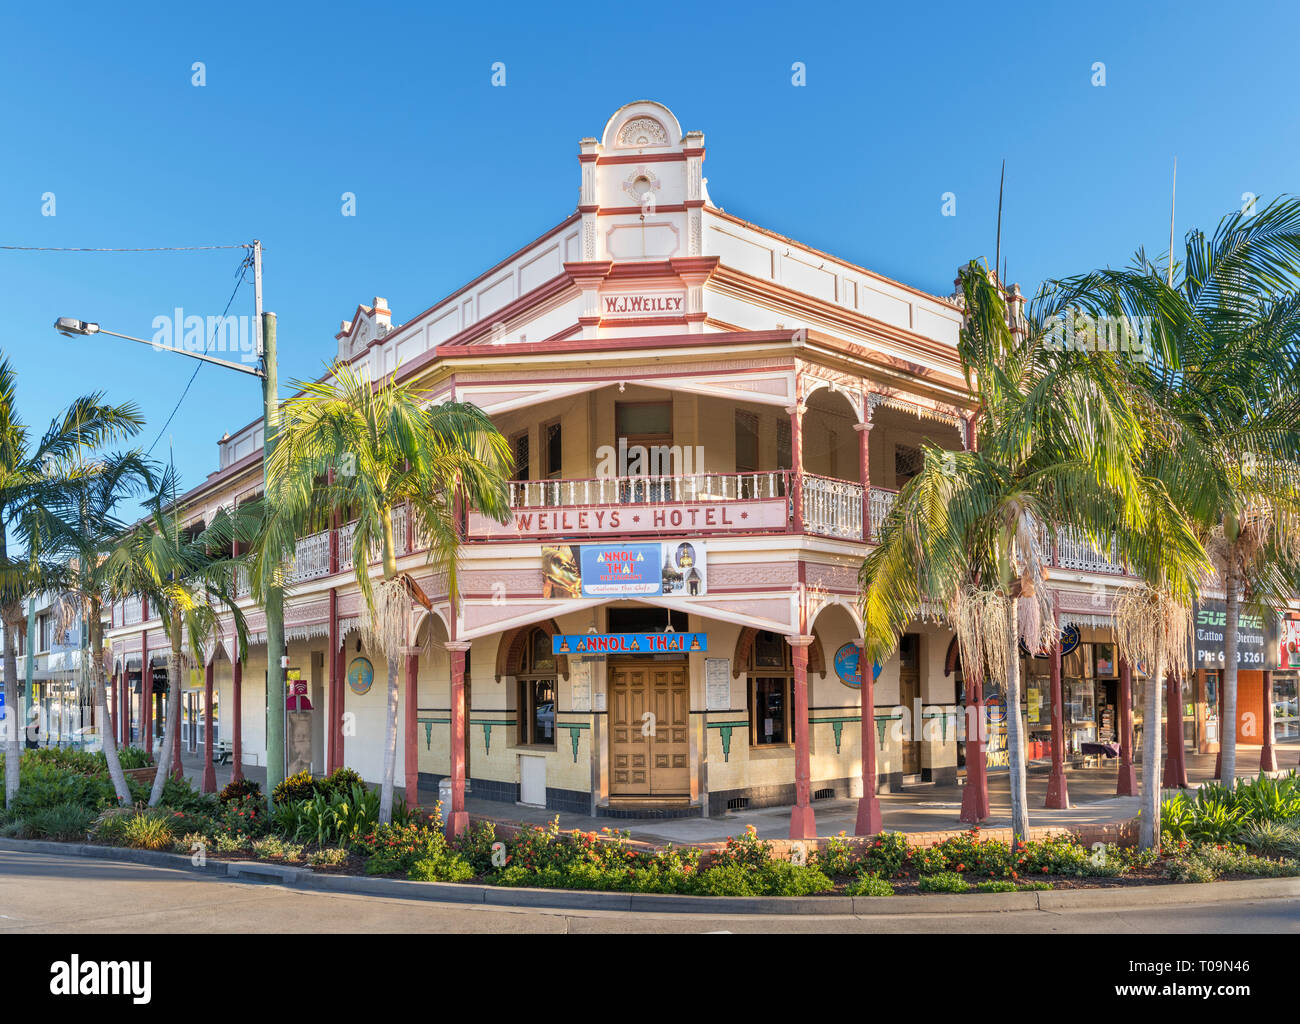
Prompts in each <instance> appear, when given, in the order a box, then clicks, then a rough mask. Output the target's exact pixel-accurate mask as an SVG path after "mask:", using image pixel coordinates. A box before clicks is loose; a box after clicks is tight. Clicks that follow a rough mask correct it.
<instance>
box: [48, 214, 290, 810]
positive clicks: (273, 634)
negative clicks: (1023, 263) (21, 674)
mask: <svg viewBox="0 0 1300 1024" xmlns="http://www.w3.org/2000/svg"><path fill="white" fill-rule="evenodd" d="M250 248H251V249H252V250H253V254H252V264H253V305H254V310H255V313H254V315H255V317H256V320H257V330H258V346H257V355H258V358H259V360H260V365H258V366H256V367H253V366H246V365H244V364H243V363H235V362H231V361H230V360H228V359H217V358H216V357H215V356H209V355H206V354H204V353H201V352H189V351H187V350H185V349H183V348H172V347H171V346H168V345H157V344H155V343H154V342H152V341H146V340H145V339H144V338H133V337H131V336H130V335H129V334H117V333H116V332H114V331H106V330H104V329H103V328H102V327H100V326H99V324H95V323H88V322H87V321H85V320H78V319H76V318H75V317H59V319H57V320H56V321H54V329H55V330H56V331H58V332H59V333H60V334H62V335H64V336H65V337H68V338H75V337H78V336H87V335H91V334H110V335H112V336H113V337H115V338H123V339H125V340H126V341H135V342H139V343H140V344H141V345H148V346H149V347H150V348H155V349H166V350H167V351H171V352H178V353H180V354H181V355H186V356H192V357H193V358H195V359H200V360H202V361H203V362H205V363H216V364H217V365H218V366H224V367H226V368H227V369H229V370H238V371H239V372H240V373H247V374H251V375H252V376H254V377H258V378H260V379H261V381H262V489H263V492H264V493H266V494H270V493H271V488H270V481H269V480H268V479H267V470H266V467H267V463H268V462H269V461H270V458H271V452H272V451H273V450H274V449H275V436H276V433H277V432H278V430H279V426H280V406H279V400H278V391H279V376H278V374H277V371H276V346H275V314H274V313H269V312H267V313H264V312H263V311H262V243H261V242H260V241H259V240H257V239H254V240H253V243H252V245H251V246H250ZM263 608H264V610H265V612H266V649H267V659H266V661H267V665H266V693H267V705H268V706H267V737H266V759H267V766H266V791H267V792H268V793H273V792H274V791H275V787H276V786H277V785H279V784H280V782H282V781H283V780H284V774H285V772H284V767H285V765H284V662H283V661H282V658H281V656H280V652H283V651H284V650H285V643H284V587H283V586H282V585H280V584H277V583H272V584H271V585H269V586H268V587H267V588H266V596H265V600H264V601H263ZM238 713H239V712H238V710H236V714H238ZM206 768H207V770H209V771H210V770H211V769H212V761H211V758H209V759H208V763H207V765H206Z"/></svg>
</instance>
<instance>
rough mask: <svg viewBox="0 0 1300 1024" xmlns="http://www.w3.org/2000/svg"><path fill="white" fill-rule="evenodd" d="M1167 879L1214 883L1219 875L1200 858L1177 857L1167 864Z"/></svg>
mask: <svg viewBox="0 0 1300 1024" xmlns="http://www.w3.org/2000/svg"><path fill="white" fill-rule="evenodd" d="M1165 877H1166V878H1171V879H1173V880H1174V881H1175V882H1213V881H1214V880H1215V879H1216V878H1218V877H1219V875H1218V873H1217V872H1216V871H1215V870H1214V869H1213V868H1212V867H1210V865H1208V864H1207V863H1205V861H1203V860H1201V859H1200V858H1199V857H1175V858H1172V859H1170V860H1168V861H1166V862H1165Z"/></svg>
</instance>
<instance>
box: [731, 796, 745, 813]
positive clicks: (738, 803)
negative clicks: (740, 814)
mask: <svg viewBox="0 0 1300 1024" xmlns="http://www.w3.org/2000/svg"><path fill="white" fill-rule="evenodd" d="M748 806H749V797H747V796H737V797H732V798H731V799H730V800H728V801H727V810H729V811H743V810H744V809H745V808H746V807H748Z"/></svg>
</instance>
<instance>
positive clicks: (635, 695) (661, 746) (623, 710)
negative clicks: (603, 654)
mask: <svg viewBox="0 0 1300 1024" xmlns="http://www.w3.org/2000/svg"><path fill="white" fill-rule="evenodd" d="M609 673H610V680H609V693H610V733H609V745H610V766H611V773H610V787H609V792H610V795H611V796H647V797H649V796H688V795H689V794H690V789H691V766H690V743H689V740H688V738H687V728H688V723H689V720H690V707H689V705H690V699H689V692H688V688H687V683H686V666H685V665H684V664H673V663H666V662H654V661H641V660H637V661H629V662H611V663H610V666H609Z"/></svg>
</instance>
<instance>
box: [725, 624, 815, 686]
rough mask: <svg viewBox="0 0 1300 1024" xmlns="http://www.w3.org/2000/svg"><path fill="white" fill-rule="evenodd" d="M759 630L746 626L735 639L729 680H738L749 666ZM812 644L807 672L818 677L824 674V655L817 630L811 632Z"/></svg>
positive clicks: (809, 649)
mask: <svg viewBox="0 0 1300 1024" xmlns="http://www.w3.org/2000/svg"><path fill="white" fill-rule="evenodd" d="M758 633H759V630H757V629H756V628H754V627H753V626H746V627H745V628H744V629H742V630H741V631H740V635H739V636H738V637H736V650H735V652H734V653H733V655H732V658H731V678H732V679H739V678H740V673H742V672H747V671H748V668H747V667H745V666H748V665H749V656H750V654H751V653H752V652H753V650H754V638H755V637H756V636H758ZM812 636H813V642H812V644H811V645H810V646H809V648H808V671H809V672H816V673H817V674H818V675H822V676H824V675H825V674H826V655H825V653H824V652H823V650H822V640H821V637H820V636H818V635H817V630H815V629H814V630H813V634H812Z"/></svg>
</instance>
